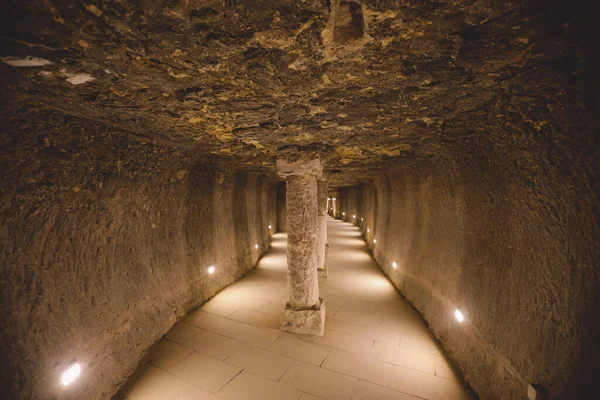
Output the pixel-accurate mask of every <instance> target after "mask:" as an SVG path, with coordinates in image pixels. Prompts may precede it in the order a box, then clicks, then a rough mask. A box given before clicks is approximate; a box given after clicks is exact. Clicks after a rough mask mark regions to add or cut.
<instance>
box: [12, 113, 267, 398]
mask: <svg viewBox="0 0 600 400" xmlns="http://www.w3.org/2000/svg"><path fill="white" fill-rule="evenodd" d="M47 118H48V117H47V116H45V117H44V119H47ZM70 124H71V125H70V128H69V129H71V131H69V132H65V131H53V130H51V129H48V130H47V131H45V132H44V133H43V134H40V133H35V134H34V133H33V131H27V130H25V129H23V130H15V132H10V134H9V135H4V136H3V144H4V145H5V152H4V156H3V159H2V168H0V171H1V172H0V173H1V175H2V176H1V180H2V186H1V193H0V248H1V250H2V251H1V252H0V287H1V290H0V296H1V299H0V320H1V321H2V323H1V325H2V330H1V341H0V354H2V358H3V360H2V363H0V364H1V381H0V393H1V395H0V397H1V398H3V399H11V398H36V399H50V398H51V399H59V398H65V399H67V398H68V399H107V398H110V397H111V395H112V394H114V393H115V392H116V391H117V390H118V388H119V385H120V384H121V383H122V382H123V381H124V380H125V379H126V378H127V376H128V375H129V374H130V373H131V372H133V371H134V369H135V367H136V365H137V362H138V360H140V359H141V357H142V356H143V355H144V353H145V352H146V351H147V350H148V348H149V347H150V346H151V345H153V344H154V343H155V342H156V341H157V340H159V339H160V337H161V336H162V335H163V334H164V333H165V332H167V330H168V329H169V328H170V327H171V326H172V325H173V324H174V323H175V322H176V321H177V319H178V318H180V317H181V316H183V315H184V314H185V313H186V312H187V311H189V310H190V309H192V308H194V307H196V306H199V305H200V304H202V303H203V302H204V301H206V300H207V299H209V298H210V297H211V296H213V295H214V294H216V293H217V292H218V291H219V290H220V289H222V288H224V287H225V286H227V285H229V284H231V283H233V282H234V281H236V280H237V279H239V278H241V277H242V276H243V275H244V274H245V273H246V272H247V271H249V270H250V269H251V268H252V267H253V266H254V265H255V264H256V262H257V260H258V259H259V257H260V255H261V254H262V253H263V252H264V251H266V250H267V248H268V246H269V229H268V225H269V224H272V225H273V226H276V223H277V216H276V212H275V202H276V198H275V196H276V189H275V185H276V182H274V181H272V180H271V178H268V177H266V176H264V175H261V174H258V173H247V172H243V171H240V170H236V169H233V168H230V167H226V166H219V165H216V164H214V163H208V162H202V161H199V160H197V159H195V158H194V157H193V156H192V155H191V154H193V152H188V151H185V150H181V151H178V150H176V149H174V148H172V147H171V148H170V147H167V146H160V145H158V144H156V143H153V142H152V141H144V140H138V139H131V138H130V136H129V135H126V134H124V133H123V132H119V131H118V130H110V129H109V130H104V131H102V132H100V133H99V132H98V131H96V132H90V130H91V127H90V125H89V122H85V121H82V122H81V125H78V124H79V123H78V122H77V121H76V120H71V121H70ZM79 129H81V130H79ZM86 131H87V132H86ZM255 244H258V245H259V249H258V250H256V249H255V248H254V245H255ZM211 265H214V266H215V268H216V272H215V273H214V274H213V275H209V274H208V272H207V268H208V267H209V266H211ZM73 362H79V363H80V364H81V367H82V373H81V377H80V378H79V379H78V380H77V381H76V382H75V383H73V384H72V385H71V386H69V387H68V390H63V388H62V387H61V385H60V377H61V374H62V373H63V371H64V370H65V369H66V368H67V367H68V366H69V365H70V364H71V363H73Z"/></svg>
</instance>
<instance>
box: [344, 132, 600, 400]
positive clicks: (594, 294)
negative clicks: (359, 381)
mask: <svg viewBox="0 0 600 400" xmlns="http://www.w3.org/2000/svg"><path fill="white" fill-rule="evenodd" d="M498 140H499V139H498ZM546 146H547V145H546V144H545V143H542V144H533V145H532V146H531V147H529V148H527V149H525V148H521V149H519V151H515V150H516V149H514V148H513V149H509V148H507V147H504V146H493V145H492V144H491V143H490V142H489V141H488V140H480V141H477V142H475V143H473V144H472V145H471V146H470V148H469V150H470V151H469V154H470V155H469V156H468V157H465V156H464V151H465V147H464V146H457V145H454V146H451V147H449V148H448V154H447V155H445V156H442V157H439V158H435V159H432V160H431V161H429V162H426V163H423V162H415V161H413V162H410V163H407V164H405V165H402V166H399V167H398V168H396V169H394V170H393V171H390V172H389V173H388V174H386V175H382V176H381V177H378V178H377V179H374V180H373V181H371V182H370V183H367V184H364V185H359V186H354V187H350V188H341V189H340V190H339V192H338V193H337V195H338V198H339V199H340V208H341V210H342V211H345V212H346V219H347V220H349V221H351V219H350V218H351V215H352V214H356V215H360V216H361V217H364V221H363V222H362V223H361V230H362V231H363V234H364V235H365V238H366V239H367V241H368V243H369V246H370V247H371V249H372V251H373V255H374V257H375V259H376V260H377V261H378V263H379V264H380V266H381V268H382V269H383V271H384V272H385V273H386V274H387V275H388V276H389V278H390V279H391V281H392V282H393V283H394V284H395V285H396V286H397V287H398V288H399V289H400V291H401V292H402V293H403V295H404V296H405V297H406V298H407V299H408V300H409V301H410V302H412V303H413V305H414V306H415V308H416V309H417V310H418V311H419V312H421V313H422V315H423V317H424V318H425V320H426V321H427V322H428V324H429V326H430V327H431V328H432V330H433V332H434V333H435V334H436V336H437V337H438V338H439V339H440V341H441V342H442V344H443V346H444V348H445V349H446V350H447V351H448V353H449V354H450V355H451V356H452V357H453V358H454V360H456V362H457V364H458V366H460V368H461V369H462V371H463V373H464V376H465V378H466V380H467V381H468V382H469V383H470V384H471V385H472V387H473V388H474V389H475V390H476V391H477V392H478V394H479V395H480V396H481V398H484V399H488V398H489V399H523V398H526V393H527V384H528V383H530V382H535V383H539V384H541V385H542V386H543V387H545V388H546V390H547V391H548V393H549V396H550V398H552V399H570V398H580V399H592V398H595V386H596V383H595V381H596V377H595V375H596V374H595V372H594V371H597V370H598V367H599V365H598V360H599V359H600V358H599V357H600V355H599V354H598V346H597V345H596V344H597V343H598V341H599V340H600V337H599V336H598V332H599V330H598V326H600V314H598V312H597V310H596V308H597V307H596V304H597V301H598V293H600V292H599V290H598V289H599V282H600V281H599V275H598V274H599V271H598V268H597V262H598V261H597V260H598V259H599V257H600V254H599V250H598V249H599V247H598V230H597V226H598V215H597V208H596V207H597V204H598V197H597V192H592V191H590V189H591V188H593V187H594V185H595V183H594V181H593V176H594V173H593V170H594V166H593V165H592V164H591V163H590V161H591V160H589V159H588V160H584V159H583V158H579V160H577V161H575V160H572V159H570V158H568V157H566V156H565V155H562V156H558V155H557V154H553V148H552V146H550V147H546ZM524 162H527V168H526V169H525V168H523V164H522V163H524ZM348 216H350V217H348ZM367 229H369V233H367ZM373 239H376V240H377V243H375V244H374V243H373ZM393 262H396V263H397V268H395V269H394V268H393V265H392V263H393ZM455 309H460V310H461V311H462V312H463V314H465V317H466V321H465V323H463V324H462V325H461V324H458V323H457V321H456V319H455V318H454V315H453V313H454V310H455Z"/></svg>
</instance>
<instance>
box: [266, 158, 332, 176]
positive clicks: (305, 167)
mask: <svg viewBox="0 0 600 400" xmlns="http://www.w3.org/2000/svg"><path fill="white" fill-rule="evenodd" d="M277 174H278V175H279V176H281V177H282V178H287V177H288V176H294V175H300V176H302V175H314V176H315V177H317V179H322V178H323V163H322V162H321V160H320V159H318V158H315V159H312V160H302V159H301V160H296V161H288V160H283V159H279V160H277Z"/></svg>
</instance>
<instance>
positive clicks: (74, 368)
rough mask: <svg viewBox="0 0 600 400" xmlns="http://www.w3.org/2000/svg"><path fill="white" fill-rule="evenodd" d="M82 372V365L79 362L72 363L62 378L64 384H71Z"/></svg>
mask: <svg viewBox="0 0 600 400" xmlns="http://www.w3.org/2000/svg"><path fill="white" fill-rule="evenodd" d="M79 374H81V366H80V365H79V363H77V364H73V365H71V366H70V367H69V368H68V369H67V370H66V371H65V372H64V373H63V374H62V377H61V379H60V381H61V382H62V384H63V385H64V386H68V385H70V384H71V383H72V382H73V381H74V380H75V379H77V377H78V376H79Z"/></svg>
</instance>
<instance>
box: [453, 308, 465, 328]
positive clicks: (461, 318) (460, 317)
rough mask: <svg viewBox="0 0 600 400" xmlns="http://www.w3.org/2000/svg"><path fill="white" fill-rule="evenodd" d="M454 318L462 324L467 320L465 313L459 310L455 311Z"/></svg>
mask: <svg viewBox="0 0 600 400" xmlns="http://www.w3.org/2000/svg"><path fill="white" fill-rule="evenodd" d="M454 317H456V320H457V321H458V322H460V323H461V324H462V323H463V321H464V320H465V316H464V315H463V313H461V312H460V310H459V309H458V308H457V309H456V310H454Z"/></svg>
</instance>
